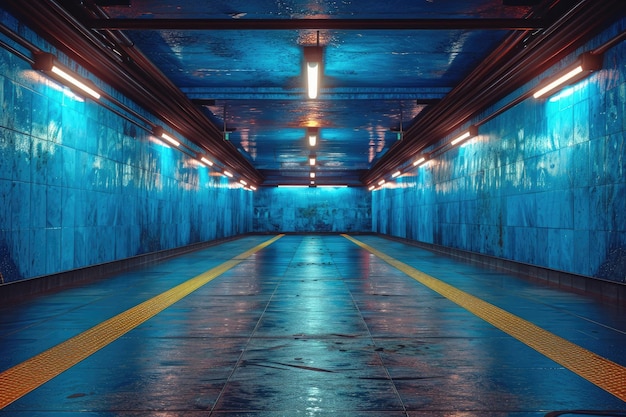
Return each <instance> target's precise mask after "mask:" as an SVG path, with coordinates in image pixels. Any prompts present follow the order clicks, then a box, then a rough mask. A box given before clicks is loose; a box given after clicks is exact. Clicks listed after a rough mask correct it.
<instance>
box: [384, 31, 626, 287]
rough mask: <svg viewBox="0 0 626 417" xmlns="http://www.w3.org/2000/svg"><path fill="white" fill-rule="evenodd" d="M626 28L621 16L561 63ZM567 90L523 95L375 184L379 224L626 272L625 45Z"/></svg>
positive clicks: (507, 254) (617, 276)
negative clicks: (470, 132) (406, 170)
mask: <svg viewBox="0 0 626 417" xmlns="http://www.w3.org/2000/svg"><path fill="white" fill-rule="evenodd" d="M625 27H626V21H624V20H622V21H621V22H619V23H618V24H616V25H615V26H613V27H612V28H610V29H608V30H607V31H606V32H605V33H604V34H602V35H600V36H599V37H598V38H597V39H595V40H593V41H592V42H590V43H589V44H588V45H586V46H585V47H584V48H581V49H580V50H579V51H577V53H576V54H573V55H572V57H570V58H568V59H567V60H565V62H564V63H563V64H566V63H567V62H571V61H572V60H573V59H574V58H575V57H576V56H577V55H578V53H580V52H583V51H585V50H591V49H593V48H595V47H597V46H598V45H600V44H602V43H603V42H605V41H607V40H608V39H610V38H611V37H613V36H615V35H616V34H618V33H620V32H622V31H624V30H625ZM562 66H563V65H560V66H559V67H562ZM539 78H542V77H539ZM534 84H536V81H535V82H534V83H533V85H534ZM529 88H531V86H530V85H529V86H525V87H523V88H521V89H520V90H519V91H517V92H515V93H514V94H512V95H511V96H509V97H507V99H505V100H503V101H502V102H501V103H497V104H496V105H494V107H493V108H491V109H487V110H486V111H485V115H487V114H490V113H491V112H493V111H494V109H497V108H499V107H500V106H501V105H503V104H504V103H506V102H508V101H510V100H512V99H513V98H515V97H517V96H518V95H520V94H521V93H522V92H525V91H527V90H528V89H529ZM568 92H569V93H571V94H570V95H569V96H567V97H561V98H560V99H558V100H554V101H550V100H547V101H546V100H535V99H532V98H530V99H527V100H525V101H524V102H522V103H521V104H519V105H517V106H516V107H514V108H512V109H511V110H509V111H507V112H505V113H503V114H502V115H500V116H499V117H496V118H495V119H493V120H491V121H489V122H487V123H486V124H484V125H482V126H480V128H479V136H478V137H476V138H474V139H473V140H471V141H470V142H468V143H466V144H465V145H463V146H461V147H457V148H454V149H452V150H450V151H448V152H446V153H444V154H442V155H439V156H437V157H436V158H435V159H434V160H431V161H430V162H429V163H428V164H427V165H425V166H423V167H420V168H419V169H417V170H415V171H414V172H412V173H411V175H407V176H403V177H401V178H399V180H398V181H396V182H394V183H390V184H388V185H389V186H388V187H386V188H384V189H382V190H380V191H374V192H373V193H372V212H373V229H374V231H377V232H380V233H385V234H390V235H394V236H399V237H404V238H409V239H413V240H417V241H422V242H427V243H435V244H438V245H444V246H448V247H453V248H459V249H463V250H468V251H473V252H479V253H482V254H487V255H494V256H497V257H502V258H506V259H511V260H515V261H519V262H524V263H528V264H533V265H537V266H542V267H548V268H552V269H557V270H561V271H566V272H570V273H577V274H583V275H588V276H595V277H601V278H606V279H610V280H615V281H625V280H626V133H625V130H626V43H625V42H621V43H620V44H618V45H617V46H616V47H614V48H612V49H610V50H609V51H608V52H607V53H606V54H605V57H604V69H603V70H602V71H600V72H597V73H595V74H593V75H592V76H591V77H589V78H587V79H586V80H584V81H582V82H580V83H578V84H576V85H575V86H573V88H570V89H569V90H568ZM481 116H483V115H481ZM478 120H480V118H478ZM452 136H453V135H451V137H452ZM448 139H449V138H448Z"/></svg>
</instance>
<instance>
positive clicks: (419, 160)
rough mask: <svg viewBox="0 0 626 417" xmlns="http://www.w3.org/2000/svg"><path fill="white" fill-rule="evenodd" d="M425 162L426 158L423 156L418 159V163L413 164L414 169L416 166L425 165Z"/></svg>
mask: <svg viewBox="0 0 626 417" xmlns="http://www.w3.org/2000/svg"><path fill="white" fill-rule="evenodd" d="M424 162H426V158H424V157H423V156H422V157H421V158H420V159H418V160H417V161H415V162H413V166H414V167H416V166H418V165H421V164H423V163H424Z"/></svg>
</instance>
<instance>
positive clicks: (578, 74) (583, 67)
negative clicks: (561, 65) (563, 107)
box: [533, 52, 603, 98]
mask: <svg viewBox="0 0 626 417" xmlns="http://www.w3.org/2000/svg"><path fill="white" fill-rule="evenodd" d="M602 60H603V55H602V54H592V53H590V52H585V53H584V54H582V55H580V56H579V57H578V59H577V60H576V62H574V64H572V65H571V66H569V67H567V68H565V69H564V70H563V71H561V72H559V73H558V74H556V75H555V76H554V77H550V78H549V79H547V80H546V81H544V82H543V83H541V85H542V86H541V87H540V88H539V89H538V90H537V91H536V92H535V93H534V94H533V97H534V98H540V97H542V96H545V95H547V94H549V93H550V94H552V93H554V92H556V91H557V90H558V89H560V88H562V87H564V86H566V85H569V84H572V83H575V82H576V81H579V80H581V79H582V78H584V77H586V76H587V75H589V74H591V73H592V72H593V71H597V70H600V69H602Z"/></svg>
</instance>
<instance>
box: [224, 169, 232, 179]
mask: <svg viewBox="0 0 626 417" xmlns="http://www.w3.org/2000/svg"><path fill="white" fill-rule="evenodd" d="M224 175H226V176H227V177H228V178H232V177H233V174H232V173H231V172H230V171H226V170H224Z"/></svg>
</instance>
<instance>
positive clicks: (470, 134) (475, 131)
mask: <svg viewBox="0 0 626 417" xmlns="http://www.w3.org/2000/svg"><path fill="white" fill-rule="evenodd" d="M477 134H478V128H477V127H476V126H470V128H469V129H468V130H467V131H466V132H464V133H463V134H462V135H460V136H459V137H457V138H456V139H454V140H452V142H450V145H453V146H454V145H456V144H457V143H459V142H462V141H464V140H467V139H469V138H471V137H474V136H476V135H477Z"/></svg>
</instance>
